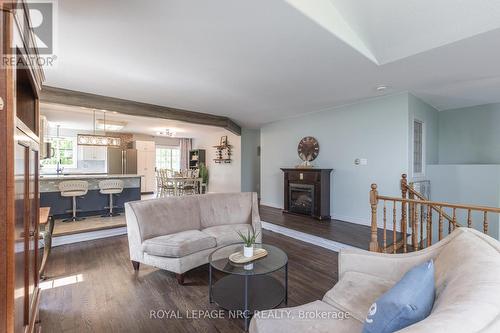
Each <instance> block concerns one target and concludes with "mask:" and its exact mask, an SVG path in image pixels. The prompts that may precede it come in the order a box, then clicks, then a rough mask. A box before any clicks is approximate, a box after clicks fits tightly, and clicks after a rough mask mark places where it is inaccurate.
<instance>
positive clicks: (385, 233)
mask: <svg viewBox="0 0 500 333" xmlns="http://www.w3.org/2000/svg"><path fill="white" fill-rule="evenodd" d="M386 212H387V208H386V201H385V200H384V240H383V242H384V249H383V252H384V253H387V215H386Z"/></svg>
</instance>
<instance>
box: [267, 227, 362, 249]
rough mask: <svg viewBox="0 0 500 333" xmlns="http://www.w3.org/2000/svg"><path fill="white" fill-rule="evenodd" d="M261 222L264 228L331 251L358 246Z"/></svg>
mask: <svg viewBox="0 0 500 333" xmlns="http://www.w3.org/2000/svg"><path fill="white" fill-rule="evenodd" d="M261 223H262V228H263V229H266V230H269V231H273V232H276V233H278V234H281V235H284V236H287V237H290V238H293V239H297V240H300V241H303V242H305V243H309V244H313V245H317V246H320V247H323V248H325V249H328V250H330V251H334V252H340V250H342V249H356V247H354V246H351V245H347V244H343V243H339V242H335V241H332V240H329V239H326V238H322V237H318V236H314V235H310V234H306V233H305V232H301V231H297V230H293V229H289V228H285V227H282V226H279V225H276V224H273V223H269V222H265V221H261Z"/></svg>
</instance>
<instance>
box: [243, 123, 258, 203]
mask: <svg viewBox="0 0 500 333" xmlns="http://www.w3.org/2000/svg"><path fill="white" fill-rule="evenodd" d="M259 146H260V130H258V129H247V128H243V129H242V131H241V191H243V192H257V193H258V194H259V197H260V156H259V155H258V150H259Z"/></svg>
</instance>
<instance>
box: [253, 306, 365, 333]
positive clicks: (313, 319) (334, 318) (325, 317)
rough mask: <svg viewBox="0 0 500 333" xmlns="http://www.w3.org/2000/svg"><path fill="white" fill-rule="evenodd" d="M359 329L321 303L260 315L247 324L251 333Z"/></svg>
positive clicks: (348, 332) (325, 332)
mask: <svg viewBox="0 0 500 333" xmlns="http://www.w3.org/2000/svg"><path fill="white" fill-rule="evenodd" d="M362 328H363V324H361V323H360V322H359V321H358V320H356V319H353V318H352V317H351V316H350V315H349V314H348V313H345V312H344V311H342V310H340V309H337V308H335V307H333V306H331V305H330V304H327V303H325V302H322V301H315V302H312V303H308V304H304V305H301V306H297V307H294V308H283V309H275V310H267V311H261V312H259V313H258V314H256V315H255V316H254V317H253V318H252V321H251V322H250V333H269V332H272V333H308V332H311V333H332V332H335V333H353V332H361V329H362Z"/></svg>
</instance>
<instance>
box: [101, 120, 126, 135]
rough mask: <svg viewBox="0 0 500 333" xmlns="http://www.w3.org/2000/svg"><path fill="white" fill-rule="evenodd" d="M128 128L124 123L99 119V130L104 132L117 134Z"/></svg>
mask: <svg viewBox="0 0 500 333" xmlns="http://www.w3.org/2000/svg"><path fill="white" fill-rule="evenodd" d="M125 126H127V123H126V122H124V121H114V120H104V119H97V129H99V130H104V131H111V132H116V131H119V130H121V129H123V128H124V127H125Z"/></svg>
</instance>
